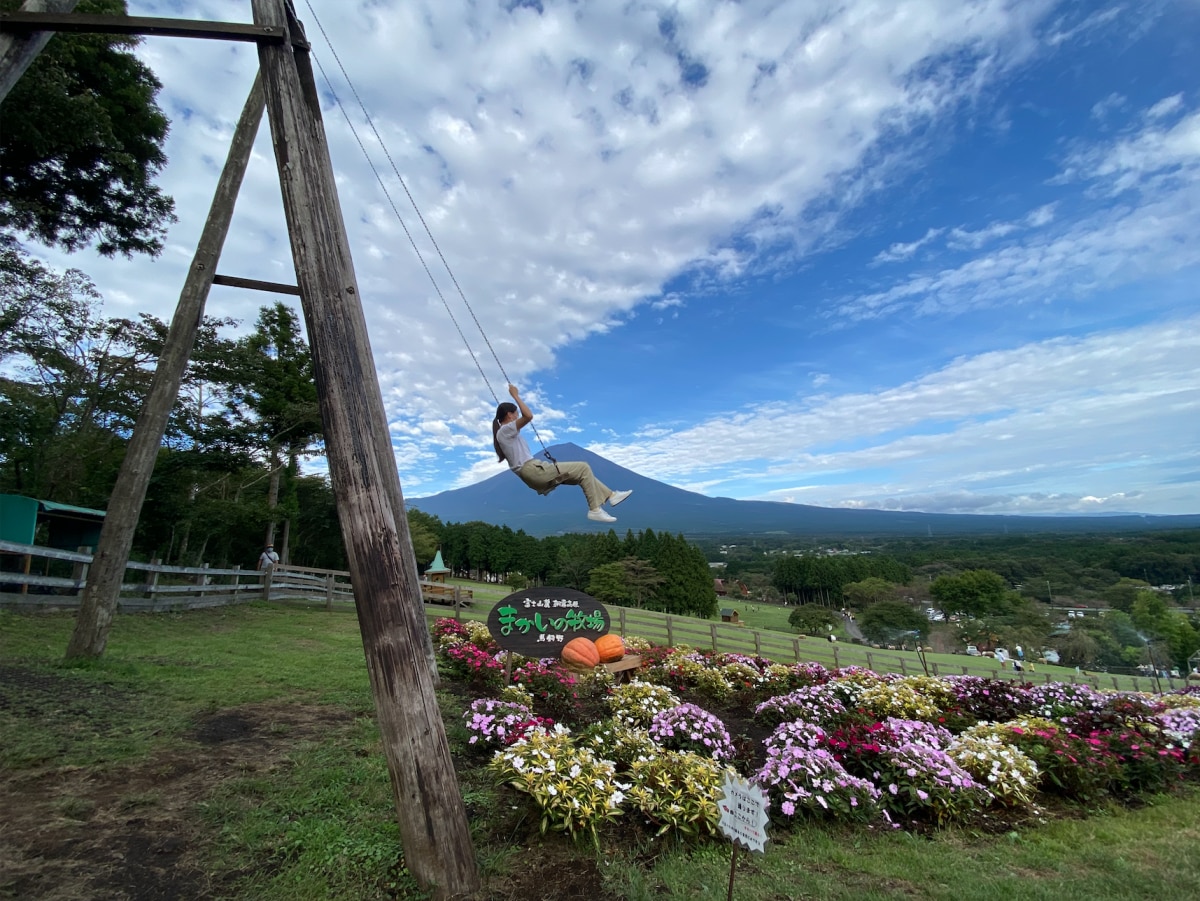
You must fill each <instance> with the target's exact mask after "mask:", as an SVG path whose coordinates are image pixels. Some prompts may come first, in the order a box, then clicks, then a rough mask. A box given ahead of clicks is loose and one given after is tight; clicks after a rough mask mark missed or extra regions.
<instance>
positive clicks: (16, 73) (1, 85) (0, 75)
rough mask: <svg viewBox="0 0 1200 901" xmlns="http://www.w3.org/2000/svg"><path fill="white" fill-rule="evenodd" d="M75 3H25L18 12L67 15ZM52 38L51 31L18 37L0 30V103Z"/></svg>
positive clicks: (44, 0) (69, 0)
mask: <svg viewBox="0 0 1200 901" xmlns="http://www.w3.org/2000/svg"><path fill="white" fill-rule="evenodd" d="M78 3H79V0H25V2H24V3H22V4H21V12H23V13H69V12H71V11H72V10H73V9H75V6H76V4H78ZM52 37H54V32H53V31H35V32H33V33H32V34H27V35H21V36H17V35H15V34H11V33H9V32H6V31H0V103H3V102H4V98H5V97H7V96H8V92H9V91H11V90H12V89H13V85H15V84H16V83H17V82H18V81H20V80H21V76H22V75H24V74H25V70H26V69H28V68H29V64H30V63H32V62H33V60H34V59H35V58H36V57H37V55H38V54H39V53H41V52H42V49H43V48H44V47H45V46H46V44H47V43H48V42H49V40H50V38H52Z"/></svg>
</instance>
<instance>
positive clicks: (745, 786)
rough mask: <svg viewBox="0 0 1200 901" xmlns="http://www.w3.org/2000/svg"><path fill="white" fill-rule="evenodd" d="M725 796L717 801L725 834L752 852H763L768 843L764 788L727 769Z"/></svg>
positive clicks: (721, 827) (721, 825) (724, 785)
mask: <svg viewBox="0 0 1200 901" xmlns="http://www.w3.org/2000/svg"><path fill="white" fill-rule="evenodd" d="M721 790H722V791H723V792H724V796H723V797H722V798H721V799H720V801H718V802H717V803H718V804H719V805H720V808H721V819H720V822H719V823H718V824H717V825H718V827H719V828H720V830H721V832H722V834H724V835H725V837H726V838H728V839H729V840H730V841H732V842H736V843H737V844H739V845H742V846H743V847H745V848H748V849H749V850H751V851H762V850H764V847H765V845H766V843H767V832H766V826H767V796H766V794H765V793H764V792H763V790H762V788H760V787H759V786H757V785H754V784H753V783H751V782H750V781H749V780H746V779H743V778H742V777H741V776H738V775H737V774H736V773H733V772H727V773H726V774H725V782H724V784H723V785H722V786H721Z"/></svg>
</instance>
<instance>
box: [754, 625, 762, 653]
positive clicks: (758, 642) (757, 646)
mask: <svg viewBox="0 0 1200 901" xmlns="http://www.w3.org/2000/svg"><path fill="white" fill-rule="evenodd" d="M754 656H756V657H761V656H762V636H761V635H760V634H759V632H758V630H757V629H755V630H754Z"/></svg>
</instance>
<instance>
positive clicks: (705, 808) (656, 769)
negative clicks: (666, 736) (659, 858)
mask: <svg viewBox="0 0 1200 901" xmlns="http://www.w3.org/2000/svg"><path fill="white" fill-rule="evenodd" d="M723 774H724V769H723V768H722V766H721V765H720V764H718V763H717V762H716V761H714V760H712V759H711V758H709V757H702V756H700V755H699V754H693V753H691V752H690V751H660V752H659V753H657V754H656V755H654V756H653V757H649V758H644V759H641V760H637V761H635V762H634V764H633V766H632V767H631V768H630V777H631V779H632V782H633V784H632V785H631V787H630V788H629V791H628V796H629V804H630V805H631V806H632V807H634V808H636V809H637V810H638V811H639V812H640V813H642V814H643V815H644V816H645V817H646V818H647V819H649V820H650V822H651V823H653V824H654V825H656V826H658V834H659V835H663V834H665V833H667V832H675V833H676V834H678V835H681V836H687V837H700V836H705V835H715V834H716V833H717V823H718V822H719V821H720V819H721V811H720V808H719V807H718V805H717V798H718V795H719V794H720V790H721V781H722V776H723Z"/></svg>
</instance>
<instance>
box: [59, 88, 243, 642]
mask: <svg viewBox="0 0 1200 901" xmlns="http://www.w3.org/2000/svg"><path fill="white" fill-rule="evenodd" d="M262 114H263V90H262V78H261V76H259V75H255V77H254V84H253V86H252V87H251V88H250V95H249V96H248V97H247V98H246V105H245V107H244V108H243V109H242V115H241V117H240V118H239V119H238V124H237V128H236V129H234V133H233V141H232V142H231V144H230V147H229V156H228V158H227V159H226V160H225V167H224V168H223V169H222V170H221V177H220V179H219V180H218V182H217V190H216V194H215V196H214V197H213V202H212V208H211V209H210V210H209V213H208V219H207V220H205V222H204V230H203V231H202V232H201V233H200V243H199V244H198V245H197V246H196V254H195V256H194V257H193V258H192V265H191V268H189V269H188V274H187V279H186V280H185V281H184V285H183V290H182V291H181V292H180V294H179V303H178V304H177V305H176V307H175V315H174V317H172V319H171V327H170V329H168V331H167V339H166V341H165V342H164V344H163V350H162V353H161V354H160V355H159V358H158V365H157V367H156V368H155V370H154V379H153V381H152V382H151V383H150V390H149V392H148V393H147V394H146V400H145V402H144V403H143V404H142V409H141V412H140V413H139V414H138V418H137V424H136V425H135V426H134V428H133V434H132V435H131V436H130V439H129V446H128V447H127V448H126V449H125V457H124V459H123V460H122V461H121V469H120V471H119V472H118V473H117V481H116V484H115V485H114V486H113V490H112V494H111V495H110V498H111V499H110V501H109V504H108V510H107V512H106V515H105V517H104V524H103V526H102V527H101V529H100V540H99V541H98V543H97V544H96V554H95V556H94V557H93V559H92V565H91V567H90V568H89V570H88V578H87V584H86V585H85V586H84V588H83V595H82V596H81V598H80V600H79V615H78V616H77V617H76V618H75V630H74V631H73V632H72V633H71V640H70V642H68V644H67V654H66V656H67V659H68V660H71V659H82V658H88V657H99V656H100V655H101V654H103V653H104V647H105V645H106V644H107V643H108V632H109V627H110V626H111V624H112V617H113V614H114V613H115V612H116V608H117V599H118V598H119V597H120V595H121V581H122V579H123V578H124V576H125V569H126V564H127V563H128V562H129V549H130V548H131V547H132V546H133V534H134V532H135V531H136V529H137V523H138V518H139V517H140V516H141V512H142V503H143V502H144V501H145V499H146V489H147V488H148V487H149V485H150V475H151V474H152V473H153V472H154V463H155V461H156V460H157V459H158V451H159V448H160V447H161V446H162V438H163V433H164V432H165V431H166V427H167V419H168V417H169V416H170V415H171V408H172V407H173V406H174V405H175V399H176V398H177V397H178V396H179V385H180V383H181V382H182V381H183V375H184V371H185V370H186V369H187V364H188V359H189V358H190V357H191V354H192V347H193V345H194V344H195V343H196V332H197V331H198V330H199V328H200V323H201V321H202V320H203V318H204V304H205V302H206V301H207V299H208V292H209V289H211V288H212V283H213V277H214V276H215V275H216V272H217V260H218V259H220V257H221V248H222V247H223V246H224V243H225V236H226V234H228V232H229V222H230V220H231V219H232V218H233V207H234V202H235V201H236V200H237V195H238V190H239V189H240V188H241V186H242V179H243V177H244V176H245V174H246V166H247V164H248V163H249V162H250V152H251V150H253V149H254V136H255V135H256V134H257V133H258V126H259V123H260V122H261V121H262Z"/></svg>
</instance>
